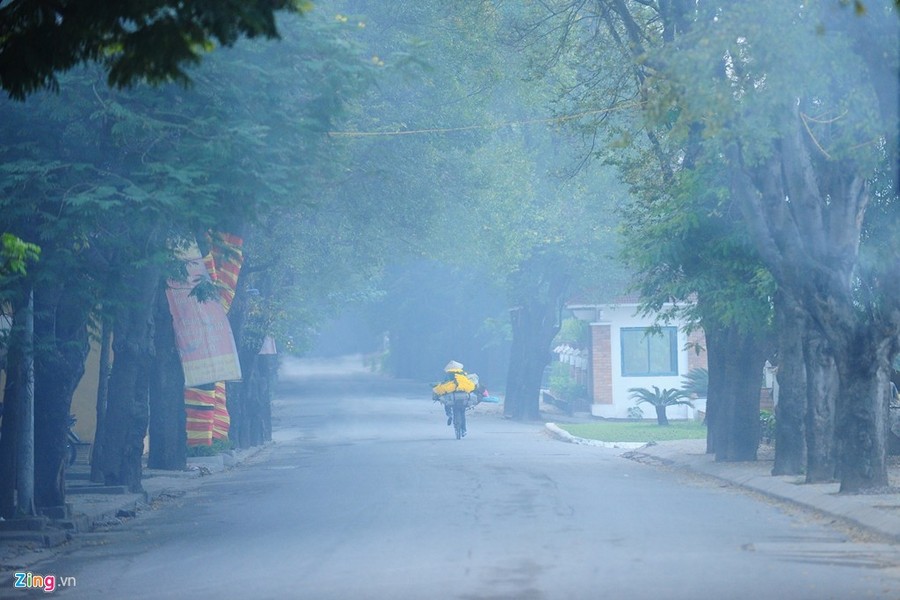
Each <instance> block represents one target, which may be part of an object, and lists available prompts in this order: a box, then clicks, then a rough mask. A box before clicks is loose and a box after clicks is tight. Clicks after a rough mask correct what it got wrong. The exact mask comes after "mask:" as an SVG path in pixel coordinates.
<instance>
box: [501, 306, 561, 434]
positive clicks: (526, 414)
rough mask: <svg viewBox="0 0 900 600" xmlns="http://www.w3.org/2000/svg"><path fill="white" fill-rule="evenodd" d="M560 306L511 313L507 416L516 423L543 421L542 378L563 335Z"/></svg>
mask: <svg viewBox="0 0 900 600" xmlns="http://www.w3.org/2000/svg"><path fill="white" fill-rule="evenodd" d="M557 306H558V305H555V304H549V303H539V302H531V303H528V304H526V305H525V306H522V307H519V308H516V309H514V310H512V311H510V320H511V322H512V332H513V339H512V348H511V350H510V360H509V375H508V377H507V380H506V398H505V401H504V407H503V412H504V414H505V415H506V416H508V417H512V418H514V419H526V420H533V419H539V418H540V394H541V378H542V376H543V373H544V368H546V366H547V365H548V364H550V361H551V360H552V358H553V357H552V355H551V353H550V343H551V342H552V341H553V338H554V337H555V336H556V334H557V333H558V332H559V324H558V318H559V314H558V308H557Z"/></svg>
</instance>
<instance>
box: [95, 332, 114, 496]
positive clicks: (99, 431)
mask: <svg viewBox="0 0 900 600" xmlns="http://www.w3.org/2000/svg"><path fill="white" fill-rule="evenodd" d="M100 327H101V332H100V365H99V367H98V368H99V373H98V377H97V409H96V414H97V427H96V429H95V431H94V446H93V448H92V449H91V481H93V482H94V483H103V473H102V472H101V470H100V463H101V457H102V456H103V445H102V441H103V437H104V436H103V430H104V428H105V427H106V403H107V400H108V398H109V371H110V366H111V365H112V323H111V321H110V319H109V318H108V317H107V316H105V315H104V316H103V317H101V324H100Z"/></svg>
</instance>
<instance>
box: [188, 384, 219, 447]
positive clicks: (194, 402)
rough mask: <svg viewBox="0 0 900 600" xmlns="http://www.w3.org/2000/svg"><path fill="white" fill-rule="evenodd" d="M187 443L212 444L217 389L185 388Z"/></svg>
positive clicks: (196, 444) (191, 444) (189, 444)
mask: <svg viewBox="0 0 900 600" xmlns="http://www.w3.org/2000/svg"><path fill="white" fill-rule="evenodd" d="M184 410H185V413H186V415H187V427H186V429H187V445H188V446H211V445H212V441H213V427H214V416H215V414H214V413H215V390H204V389H201V388H185V389H184Z"/></svg>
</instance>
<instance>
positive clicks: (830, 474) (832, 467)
mask: <svg viewBox="0 0 900 600" xmlns="http://www.w3.org/2000/svg"><path fill="white" fill-rule="evenodd" d="M804 354H805V360H806V379H807V385H806V390H807V394H808V395H807V405H806V455H807V464H806V482H807V483H822V482H828V481H833V480H834V478H835V475H836V473H837V442H836V439H835V429H834V421H835V406H836V403H837V397H838V389H839V386H840V381H839V379H838V373H837V368H836V367H835V364H834V357H833V356H832V355H831V351H830V349H829V347H828V342H827V341H826V340H825V338H824V337H823V336H822V334H821V333H820V332H818V331H817V330H815V329H814V328H812V327H810V328H808V329H807V332H806V344H805V352H804Z"/></svg>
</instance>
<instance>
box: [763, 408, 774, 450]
mask: <svg viewBox="0 0 900 600" xmlns="http://www.w3.org/2000/svg"><path fill="white" fill-rule="evenodd" d="M759 440H760V441H761V442H763V443H765V444H773V443H774V442H775V413H773V412H772V411H770V410H761V411H759Z"/></svg>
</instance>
